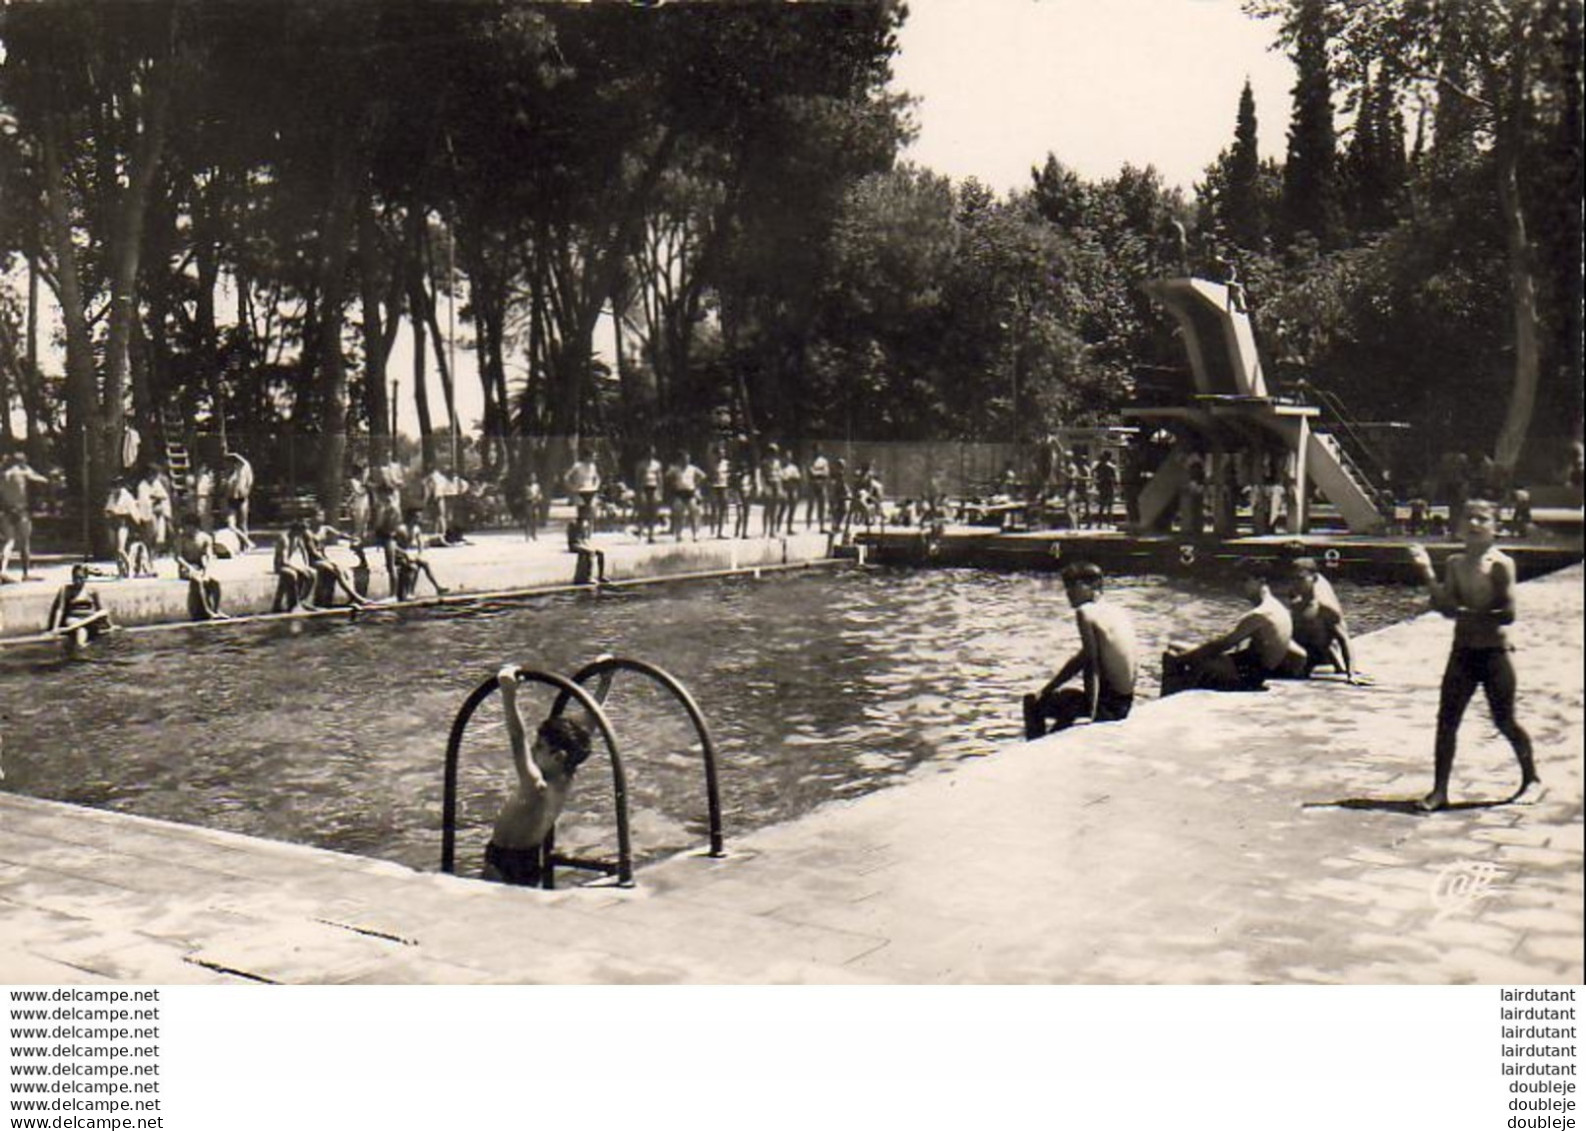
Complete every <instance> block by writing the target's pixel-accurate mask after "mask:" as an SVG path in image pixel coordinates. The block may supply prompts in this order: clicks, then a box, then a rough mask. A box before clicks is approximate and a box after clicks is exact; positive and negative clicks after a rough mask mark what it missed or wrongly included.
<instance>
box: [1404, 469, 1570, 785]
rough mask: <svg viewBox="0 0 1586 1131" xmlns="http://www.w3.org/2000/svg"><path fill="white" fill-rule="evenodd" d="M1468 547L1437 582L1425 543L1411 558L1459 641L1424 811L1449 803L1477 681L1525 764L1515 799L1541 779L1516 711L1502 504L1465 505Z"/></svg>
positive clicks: (1511, 571)
mask: <svg viewBox="0 0 1586 1131" xmlns="http://www.w3.org/2000/svg"><path fill="white" fill-rule="evenodd" d="M1463 521H1464V525H1465V549H1464V552H1463V553H1454V554H1451V555H1450V556H1449V559H1448V564H1447V566H1446V567H1445V569H1444V579H1443V580H1442V581H1441V582H1439V581H1438V579H1437V573H1436V572H1435V571H1434V570H1433V569H1432V559H1431V557H1430V556H1429V555H1428V554H1427V552H1426V548H1425V547H1424V546H1411V547H1410V560H1411V562H1413V563H1414V565H1415V567H1416V570H1417V571H1418V572H1419V573H1420V575H1421V581H1422V582H1423V583H1424V584H1425V585H1426V587H1427V589H1428V590H1430V591H1431V594H1432V608H1434V609H1436V610H1437V611H1438V612H1440V613H1442V614H1443V615H1444V616H1445V617H1448V618H1450V619H1451V620H1453V622H1454V642H1453V647H1452V648H1451V649H1450V650H1449V653H1448V665H1447V667H1446V668H1444V670H1443V685H1442V691H1441V694H1440V697H1439V699H1438V704H1437V739H1436V743H1435V746H1434V754H1433V758H1434V765H1433V777H1432V792H1431V793H1428V794H1427V795H1426V796H1425V797H1424V798H1422V799H1421V808H1422V809H1424V810H1425V811H1427V812H1433V811H1435V810H1438V809H1444V808H1446V807H1447V806H1448V781H1449V777H1450V776H1451V775H1452V774H1453V770H1454V745H1455V740H1456V739H1457V738H1458V737H1459V724H1460V721H1461V720H1462V719H1463V718H1464V717H1465V708H1466V707H1467V706H1469V705H1470V697H1471V696H1472V695H1474V694H1475V693H1476V688H1477V687H1480V688H1481V689H1482V690H1483V691H1485V692H1486V693H1487V706H1488V708H1489V709H1491V711H1492V722H1493V725H1494V726H1496V727H1497V728H1498V731H1499V732H1500V733H1501V734H1502V735H1503V736H1504V737H1505V738H1507V739H1508V740H1509V745H1510V746H1512V747H1513V748H1514V756H1515V760H1516V761H1517V762H1519V763H1520V788H1519V789H1518V790H1517V791H1515V794H1514V797H1513V798H1511V800H1516V799H1518V798H1519V797H1520V796H1521V795H1523V794H1524V793H1525V791H1526V790H1527V789H1529V788H1530V787H1531V786H1532V785H1535V784H1539V783H1540V782H1541V780H1542V779H1541V778H1539V777H1537V773H1536V762H1535V760H1534V759H1533V757H1532V750H1531V736H1530V735H1528V734H1527V733H1526V732H1525V728H1523V727H1522V726H1521V725H1520V724H1519V723H1518V722H1516V721H1515V717H1514V696H1515V689H1516V688H1515V683H1516V681H1515V674H1514V662H1513V661H1512V660H1511V659H1510V653H1511V652H1513V651H1514V644H1513V643H1512V642H1511V641H1510V639H1509V625H1511V624H1513V623H1514V619H1515V604H1514V586H1515V568H1514V559H1513V558H1511V557H1509V555H1508V554H1505V553H1504V552H1503V551H1502V550H1499V549H1498V548H1497V547H1496V546H1495V545H1494V542H1495V540H1496V538H1497V526H1498V508H1497V507H1495V506H1494V505H1493V504H1492V503H1490V502H1487V501H1486V500H1484V499H1471V500H1470V501H1468V502H1467V503H1466V504H1465V513H1464V520H1463Z"/></svg>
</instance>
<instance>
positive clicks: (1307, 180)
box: [1283, 0, 1340, 248]
mask: <svg viewBox="0 0 1586 1131" xmlns="http://www.w3.org/2000/svg"><path fill="white" fill-rule="evenodd" d="M1295 19H1296V28H1295V35H1294V54H1293V59H1294V67H1295V70H1296V72H1297V73H1298V78H1297V79H1296V81H1295V84H1294V113H1293V117H1292V119H1291V121H1290V123H1289V150H1288V160H1287V161H1286V163H1285V165H1284V170H1283V173H1284V176H1283V219H1284V229H1285V231H1284V234H1285V236H1286V237H1287V238H1288V239H1289V240H1290V241H1292V240H1293V239H1294V238H1295V237H1296V236H1297V235H1299V233H1301V232H1309V233H1310V234H1311V236H1312V237H1313V238H1315V239H1316V241H1317V242H1318V243H1319V244H1321V246H1322V247H1324V248H1325V247H1334V246H1336V245H1337V243H1338V238H1339V226H1340V225H1339V200H1338V196H1339V194H1338V183H1337V182H1338V168H1337V166H1338V159H1337V139H1336V136H1335V134H1334V131H1333V102H1332V82H1331V79H1330V78H1329V75H1328V68H1327V20H1326V8H1325V6H1324V5H1323V3H1322V0H1302V3H1301V4H1300V6H1299V9H1298V11H1297V13H1296V16H1295Z"/></svg>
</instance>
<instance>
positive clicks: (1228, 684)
mask: <svg viewBox="0 0 1586 1131" xmlns="http://www.w3.org/2000/svg"><path fill="white" fill-rule="evenodd" d="M1266 570H1267V567H1266V564H1265V563H1263V562H1258V561H1253V560H1251V559H1246V560H1245V561H1243V562H1241V563H1240V574H1241V576H1242V578H1243V584H1244V592H1245V599H1246V600H1248V601H1249V602H1250V609H1249V610H1248V611H1247V612H1246V613H1244V614H1243V615H1242V616H1241V617H1240V618H1239V620H1238V621H1237V622H1235V624H1234V627H1233V628H1231V629H1229V630H1228V631H1227V632H1225V633H1223V634H1222V635H1221V636H1217V637H1214V638H1213V639H1211V640H1208V641H1206V642H1205V643H1204V644H1201V645H1199V646H1198V647H1194V648H1191V647H1189V646H1188V645H1185V644H1181V643H1179V642H1178V641H1173V642H1172V643H1170V644H1169V645H1168V649H1167V652H1166V654H1165V655H1163V657H1162V693H1163V694H1164V695H1167V694H1170V693H1171V692H1172V691H1184V690H1189V689H1192V688H1201V689H1205V690H1209V691H1260V690H1261V689H1262V688H1263V687H1264V686H1265V684H1266V681H1267V680H1268V679H1303V678H1304V677H1305V649H1303V648H1301V647H1300V646H1299V645H1298V644H1296V643H1294V618H1293V616H1292V615H1291V614H1290V613H1289V607H1288V606H1287V605H1285V604H1284V603H1283V602H1282V601H1279V600H1278V599H1277V598H1276V597H1275V596H1273V594H1272V589H1271V586H1269V585H1268V584H1267V573H1266Z"/></svg>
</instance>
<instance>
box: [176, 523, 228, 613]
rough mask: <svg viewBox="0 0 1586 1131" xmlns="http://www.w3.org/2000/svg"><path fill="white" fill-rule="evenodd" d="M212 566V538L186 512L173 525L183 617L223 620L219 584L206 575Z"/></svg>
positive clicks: (213, 578)
mask: <svg viewBox="0 0 1586 1131" xmlns="http://www.w3.org/2000/svg"><path fill="white" fill-rule="evenodd" d="M214 564H215V539H214V536H213V535H211V534H210V533H209V532H208V531H207V530H205V529H204V528H203V526H202V525H201V524H200V522H199V518H198V514H197V512H196V511H188V512H186V513H184V514H183V515H182V516H181V519H180V520H179V521H178V522H177V524H176V575H177V576H178V577H180V578H181V579H182V580H184V581H186V582H187V615H188V616H189V617H190V618H191V619H193V620H225V619H226V614H225V613H223V612H221V611H220V582H219V581H217V580H216V579H215V577H214V576H213V575H212V574H211V573H210V570H211V568H212V567H213V566H214Z"/></svg>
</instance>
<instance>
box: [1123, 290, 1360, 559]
mask: <svg viewBox="0 0 1586 1131" xmlns="http://www.w3.org/2000/svg"><path fill="white" fill-rule="evenodd" d="M1145 291H1146V293H1147V294H1149V295H1150V296H1151V297H1152V298H1154V299H1156V301H1158V302H1159V303H1161V304H1162V305H1163V306H1164V307H1165V308H1166V309H1167V310H1168V311H1169V312H1170V313H1171V314H1172V315H1173V317H1174V319H1175V320H1176V321H1177V322H1178V326H1179V332H1180V335H1181V337H1182V339H1183V343H1184V350H1185V353H1186V355H1187V356H1188V360H1189V367H1190V373H1191V375H1192V377H1193V382H1194V387H1193V389H1192V390H1186V395H1185V398H1184V399H1183V401H1182V402H1181V403H1179V404H1175V405H1165V406H1160V407H1149V408H1133V409H1126V410H1124V416H1125V417H1126V418H1128V419H1131V420H1134V421H1138V422H1141V423H1145V424H1150V425H1154V426H1157V427H1162V428H1166V429H1167V430H1169V431H1171V432H1173V433H1174V434H1175V435H1177V436H1179V437H1181V438H1183V439H1184V440H1185V441H1187V443H1181V444H1180V445H1178V446H1177V447H1176V448H1175V450H1174V451H1173V452H1172V453H1171V454H1170V455H1169V456H1168V457H1167V459H1166V460H1165V461H1164V462H1163V464H1162V465H1161V466H1160V467H1158V468H1157V469H1156V473H1155V474H1154V475H1153V477H1152V479H1151V481H1150V483H1148V484H1147V485H1146V487H1145V489H1144V490H1143V491H1142V492H1141V495H1140V520H1141V525H1142V526H1143V527H1145V528H1148V529H1153V528H1156V527H1158V526H1160V525H1162V524H1163V523H1164V522H1165V521H1166V520H1167V519H1168V518H1169V517H1170V516H1171V514H1172V512H1173V509H1174V507H1175V506H1176V505H1177V500H1178V497H1179V493H1180V491H1181V490H1182V488H1183V487H1184V485H1185V483H1186V482H1187V481H1188V479H1189V476H1190V470H1189V457H1188V456H1187V455H1186V454H1185V451H1184V449H1185V448H1186V447H1190V448H1194V449H1196V450H1204V451H1209V452H1214V453H1243V452H1247V451H1257V452H1264V451H1268V450H1282V451H1283V452H1284V453H1285V455H1286V457H1287V461H1288V464H1289V466H1290V467H1291V468H1292V473H1293V477H1294V482H1295V487H1296V491H1297V496H1298V502H1299V516H1298V518H1299V528H1300V529H1301V530H1303V529H1305V527H1306V525H1307V521H1306V520H1307V517H1308V516H1307V515H1306V510H1307V507H1308V499H1309V496H1310V490H1311V488H1312V487H1313V486H1314V487H1315V489H1316V490H1317V491H1318V492H1319V493H1320V494H1321V496H1322V497H1323V498H1324V499H1326V500H1327V501H1328V502H1329V503H1331V504H1332V506H1333V507H1334V508H1335V509H1336V510H1337V512H1338V514H1339V516H1340V517H1342V518H1343V520H1344V522H1345V523H1346V524H1347V525H1348V527H1349V530H1350V531H1351V532H1352V533H1355V534H1370V533H1374V532H1377V531H1380V530H1381V529H1382V528H1383V527H1384V526H1385V525H1386V520H1385V518H1384V516H1383V513H1382V510H1381V508H1380V507H1379V505H1378V501H1377V491H1376V489H1375V488H1374V486H1373V484H1372V482H1371V477H1370V475H1369V474H1368V473H1367V472H1366V471H1365V469H1364V468H1363V467H1362V461H1361V460H1360V459H1359V458H1357V457H1356V456H1355V455H1352V454H1351V453H1350V451H1349V445H1348V444H1346V443H1345V442H1344V440H1343V438H1341V437H1340V435H1339V434H1338V433H1337V432H1335V431H1334V430H1333V429H1334V426H1336V425H1340V424H1343V423H1345V422H1343V421H1328V420H1325V419H1324V418H1323V410H1322V408H1321V406H1319V405H1312V404H1305V403H1302V402H1299V401H1297V400H1295V399H1293V398H1288V397H1280V396H1275V395H1273V393H1272V392H1271V391H1270V390H1269V388H1268V386H1267V380H1266V375H1265V373H1264V372H1263V371H1262V367H1261V357H1260V353H1259V351H1258V350H1257V349H1256V339H1255V330H1254V327H1253V326H1252V325H1251V322H1250V314H1249V312H1248V311H1247V309H1246V308H1245V304H1244V300H1243V298H1242V297H1241V294H1240V292H1239V291H1238V290H1237V289H1236V288H1232V287H1229V286H1226V285H1224V284H1222V283H1214V282H1211V281H1210V280H1208V279H1194V278H1180V279H1156V280H1153V281H1152V282H1149V283H1147V284H1146V285H1145Z"/></svg>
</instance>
